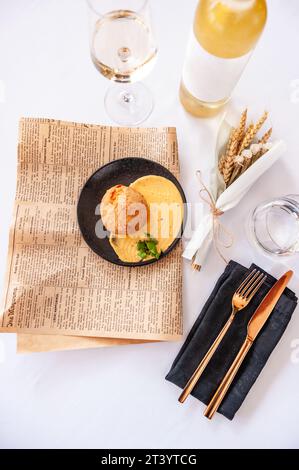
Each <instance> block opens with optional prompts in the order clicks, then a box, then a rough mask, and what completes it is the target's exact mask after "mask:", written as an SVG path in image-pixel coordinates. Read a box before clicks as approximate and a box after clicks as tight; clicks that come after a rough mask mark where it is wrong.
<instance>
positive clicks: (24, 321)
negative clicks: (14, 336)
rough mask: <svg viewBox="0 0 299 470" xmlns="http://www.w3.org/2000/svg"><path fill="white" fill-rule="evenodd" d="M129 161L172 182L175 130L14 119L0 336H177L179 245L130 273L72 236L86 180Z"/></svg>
mask: <svg viewBox="0 0 299 470" xmlns="http://www.w3.org/2000/svg"><path fill="white" fill-rule="evenodd" d="M126 156H135V157H136V158H138V156H141V157H146V158H151V159H153V160H155V161H157V162H159V163H161V164H163V165H164V166H166V167H167V168H168V169H169V170H170V171H172V172H173V173H174V174H175V175H176V176H178V173H179V167H178V154H177V140H176V132H175V129H174V128H161V129H155V128H146V129H144V128H142V129H137V128H134V129H132V128H131V129H126V128H111V127H106V126H98V125H86V124H77V123H69V122H62V121H55V120H49V119H31V118H24V119H22V120H21V121H20V131H19V146H18V177H17V194H16V202H15V209H14V217H13V224H12V227H11V232H10V243H9V253H8V265H7V276H6V282H5V289H4V304H3V309H2V311H1V312H2V313H1V317H0V325H1V327H0V330H2V331H6V332H17V333H26V335H23V336H26V337H27V338H29V339H30V337H31V336H32V335H39V336H41V335H54V336H55V335H62V336H65V335H69V336H70V337H73V340H78V338H74V336H80V337H82V336H84V337H87V338H86V340H88V339H90V340H91V341H92V342H94V339H93V338H88V337H97V338H95V339H100V338H115V339H118V338H120V339H127V340H146V341H166V340H178V339H180V338H181V335H182V312H181V311H182V308H181V303H182V302H181V281H182V279H181V277H182V273H181V259H180V258H181V245H180V244H179V245H178V246H177V247H176V249H175V250H173V252H172V253H170V254H169V255H168V256H167V257H165V258H163V259H161V260H160V261H159V262H158V263H155V264H153V265H148V266H143V267H142V269H138V268H128V267H122V266H116V265H112V264H110V263H108V262H107V261H105V260H103V259H101V258H100V257H98V256H97V255H96V254H95V253H93V252H92V251H91V250H90V249H89V247H87V245H86V244H85V242H84V241H83V239H82V237H81V235H80V232H79V228H78V224H77V220H76V204H77V200H78V196H79V193H80V190H81V189H82V186H83V185H84V183H85V181H86V180H87V179H88V177H89V176H90V175H91V174H92V173H93V172H94V171H95V170H96V169H98V168H99V167H100V166H102V165H103V164H105V163H108V162H109V161H111V160H114V159H117V158H121V157H126ZM28 333H29V335H28V336H27V334H28ZM58 340H59V339H58V338H57V341H58ZM71 341H72V340H71Z"/></svg>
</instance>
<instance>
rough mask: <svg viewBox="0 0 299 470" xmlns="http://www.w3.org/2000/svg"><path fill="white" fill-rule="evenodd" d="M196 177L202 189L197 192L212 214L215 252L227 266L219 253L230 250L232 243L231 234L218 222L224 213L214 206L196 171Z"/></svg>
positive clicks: (198, 172)
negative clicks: (222, 249)
mask: <svg viewBox="0 0 299 470" xmlns="http://www.w3.org/2000/svg"><path fill="white" fill-rule="evenodd" d="M196 176H197V178H198V180H199V183H200V184H201V186H202V188H201V189H200V191H199V195H200V197H201V199H202V200H203V201H204V202H205V203H206V204H208V206H209V207H210V211H211V214H212V218H213V226H212V229H213V245H214V247H215V250H216V251H217V253H218V255H219V256H220V258H221V259H222V260H223V261H224V262H225V263H226V264H227V263H228V261H227V260H226V258H225V257H224V255H223V254H222V252H221V249H220V247H223V248H230V247H231V246H232V244H233V242H234V236H233V234H232V232H230V231H229V230H228V229H227V228H226V227H225V226H224V225H223V224H222V223H221V222H220V221H219V217H220V216H221V215H222V214H224V212H223V211H222V210H221V209H218V207H217V206H216V201H215V200H214V198H213V196H212V193H211V191H210V190H209V189H208V188H207V186H206V185H205V184H204V182H203V180H202V177H201V171H200V170H197V171H196ZM221 234H225V235H227V236H228V239H229V242H228V243H225V241H224V240H223V239H221Z"/></svg>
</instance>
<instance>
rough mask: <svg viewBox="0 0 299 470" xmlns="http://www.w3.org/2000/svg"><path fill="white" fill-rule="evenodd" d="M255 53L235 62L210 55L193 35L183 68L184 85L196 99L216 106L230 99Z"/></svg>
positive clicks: (237, 58)
mask: <svg viewBox="0 0 299 470" xmlns="http://www.w3.org/2000/svg"><path fill="white" fill-rule="evenodd" d="M250 55H251V51H249V52H248V53H247V54H245V55H243V56H241V57H236V58H233V59H223V58H221V57H216V56H214V55H212V54H209V53H208V52H207V51H206V50H205V49H203V47H202V46H201V45H200V44H199V42H198V40H197V39H196V37H195V35H194V32H193V31H192V32H191V35H190V38H189V43H188V47H187V54H186V59H185V63H184V67H183V76H182V79H183V83H184V85H185V87H186V88H187V90H188V91H189V92H190V93H191V95H193V96H194V97H195V98H197V99H199V100H201V101H207V102H214V101H220V100H224V99H226V98H229V97H230V95H231V93H232V91H233V89H234V87H235V85H236V84H237V82H238V80H239V78H240V76H241V74H242V72H243V69H244V68H245V66H246V64H247V62H248V59H249V57H250Z"/></svg>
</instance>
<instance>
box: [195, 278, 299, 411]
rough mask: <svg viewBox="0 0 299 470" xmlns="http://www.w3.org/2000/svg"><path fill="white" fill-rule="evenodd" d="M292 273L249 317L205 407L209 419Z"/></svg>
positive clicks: (275, 287)
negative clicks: (243, 334)
mask: <svg viewBox="0 0 299 470" xmlns="http://www.w3.org/2000/svg"><path fill="white" fill-rule="evenodd" d="M292 275H293V271H287V272H286V273H285V274H284V275H283V276H282V277H281V278H280V279H279V280H278V281H276V283H275V284H274V286H273V287H272V288H271V289H270V290H269V292H268V293H267V295H266V296H265V297H264V299H263V300H262V302H261V303H260V305H259V306H258V308H257V309H256V311H255V312H254V314H253V315H252V317H251V318H250V320H249V322H248V325H247V336H246V339H245V341H244V343H243V344H242V346H241V348H240V351H239V352H238V354H237V356H236V358H235V360H234V362H233V363H232V365H231V366H230V368H229V370H228V371H227V373H226V375H225V377H224V378H223V380H222V382H221V383H220V385H219V387H218V388H217V390H216V392H215V394H214V396H213V398H212V399H211V401H210V403H209V404H208V406H207V407H206V409H205V412H204V415H205V416H206V417H207V418H209V419H211V418H212V417H213V416H214V413H215V412H216V411H217V410H218V408H219V406H220V404H221V402H222V400H223V398H224V397H225V394H226V392H227V391H228V389H229V387H230V385H231V383H232V381H233V380H234V377H235V375H236V373H237V372H238V370H239V368H240V366H241V364H242V362H243V360H244V359H245V357H246V354H247V353H248V351H249V349H250V348H251V346H252V344H253V342H254V340H255V338H256V337H257V335H258V334H259V332H260V331H261V329H262V328H263V326H264V324H265V323H266V321H267V319H268V318H269V316H270V315H271V313H272V311H273V310H274V307H275V305H276V304H277V302H278V300H279V298H280V297H281V295H282V293H283V291H284V289H285V288H286V286H287V284H288V282H289V280H290V279H291V277H292Z"/></svg>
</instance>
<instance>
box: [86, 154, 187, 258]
mask: <svg viewBox="0 0 299 470" xmlns="http://www.w3.org/2000/svg"><path fill="white" fill-rule="evenodd" d="M147 175H158V176H163V177H164V178H167V179H168V180H170V181H172V182H173V183H174V185H175V186H176V187H177V189H178V190H179V192H180V194H181V197H182V200H183V202H184V203H185V202H186V198H185V194H184V191H183V189H182V187H181V185H180V183H179V182H178V180H177V179H176V177H175V176H174V175H173V174H172V173H171V172H170V171H169V170H167V169H166V168H165V167H164V166H162V165H160V164H159V163H155V162H153V161H152V160H147V159H146V158H139V157H133V158H121V159H119V160H114V161H112V162H110V163H107V164H106V165H104V166H102V167H101V168H99V170H97V171H96V172H95V173H94V174H93V175H92V176H91V177H90V178H89V180H88V181H87V182H86V183H85V185H84V187H83V189H82V191H81V194H80V197H79V201H78V206H77V216H78V223H79V227H80V230H81V233H82V236H83V238H84V240H85V241H86V243H87V245H88V246H89V247H90V248H91V249H92V250H93V251H94V252H95V253H96V254H97V255H99V256H101V257H102V258H104V259H105V260H107V261H110V263H114V264H118V265H120V266H144V265H146V264H151V263H155V262H156V261H158V260H157V259H150V260H148V261H139V262H134V263H126V262H124V261H121V260H120V259H119V258H118V256H117V254H116V253H115V251H114V250H113V248H112V247H111V245H110V243H109V239H108V237H105V238H99V237H98V236H97V235H96V230H95V227H96V224H98V225H97V227H98V228H99V227H102V226H103V225H102V221H101V217H100V214H99V203H100V201H101V200H102V198H103V196H104V194H105V192H106V191H107V189H109V188H111V187H112V186H114V185H116V184H123V185H125V186H128V185H129V184H131V183H133V181H135V180H136V179H137V178H141V177H142V176H147ZM185 220H186V206H185V207H184V220H183V223H182V227H181V233H179V234H178V238H176V239H175V240H174V241H173V242H172V244H171V245H170V246H169V247H168V248H167V250H166V251H165V252H164V253H163V254H162V255H161V257H160V258H159V259H161V258H162V257H164V256H165V255H167V254H168V253H170V251H171V250H173V248H174V247H175V245H176V244H177V243H178V241H179V239H180V236H181V235H182V233H183V230H184V225H185Z"/></svg>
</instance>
